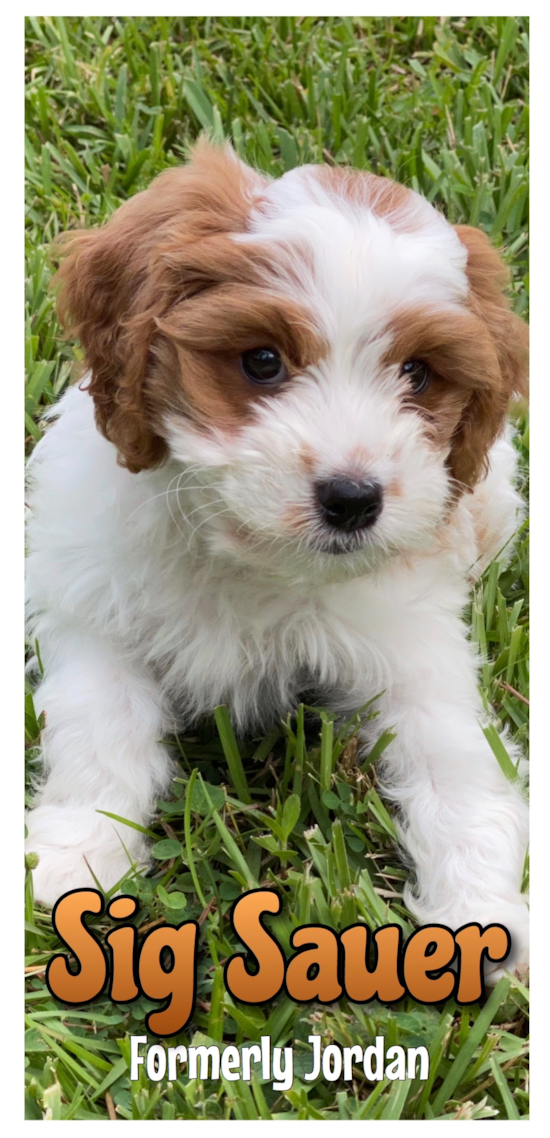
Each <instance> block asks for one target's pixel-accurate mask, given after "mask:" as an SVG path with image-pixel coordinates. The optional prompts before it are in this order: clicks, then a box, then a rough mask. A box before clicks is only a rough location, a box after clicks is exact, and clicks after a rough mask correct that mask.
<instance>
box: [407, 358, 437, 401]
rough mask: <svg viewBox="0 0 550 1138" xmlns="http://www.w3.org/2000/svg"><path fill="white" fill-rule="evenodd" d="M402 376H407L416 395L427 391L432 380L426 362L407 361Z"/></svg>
mask: <svg viewBox="0 0 550 1138" xmlns="http://www.w3.org/2000/svg"><path fill="white" fill-rule="evenodd" d="M401 375H406V376H407V379H408V380H409V383H410V385H411V389H412V391H414V393H415V395H420V394H421V393H422V392H423V391H425V390H426V388H427V386H428V384H429V382H430V379H431V375H430V369H429V367H428V365H427V364H425V363H424V360H407V361H406V362H405V363H404V364H403V367H402V368H401Z"/></svg>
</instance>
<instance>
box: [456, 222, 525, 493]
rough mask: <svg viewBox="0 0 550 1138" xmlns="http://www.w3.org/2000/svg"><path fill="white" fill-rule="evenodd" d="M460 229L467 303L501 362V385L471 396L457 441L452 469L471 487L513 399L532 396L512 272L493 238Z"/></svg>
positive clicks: (523, 333) (460, 425)
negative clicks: (510, 287)
mask: <svg viewBox="0 0 550 1138" xmlns="http://www.w3.org/2000/svg"><path fill="white" fill-rule="evenodd" d="M455 230H456V233H457V235H458V237H459V238H460V241H461V242H462V244H463V245H464V246H465V248H466V249H467V252H468V261H467V265H466V273H467V277H468V283H469V286H470V289H469V296H468V304H469V307H470V310H471V311H472V312H473V313H474V314H475V315H476V316H477V318H478V319H479V320H480V321H481V324H482V327H483V329H484V335H485V338H486V340H487V341H489V342H490V343H491V344H492V347H493V350H494V352H495V354H496V358H497V363H498V378H497V381H496V383H492V384H489V385H484V387H483V388H481V389H476V390H475V391H474V392H472V396H471V399H470V400H469V402H468V404H467V406H466V408H465V410H464V413H463V415H462V418H461V421H460V424H459V427H458V429H457V431H456V432H455V435H454V438H453V446H452V450H451V455H450V465H451V469H452V470H453V473H454V476H455V478H456V479H457V480H458V481H459V482H461V483H464V484H465V485H466V486H470V487H471V486H472V485H473V484H474V483H475V482H476V481H477V480H478V479H479V477H480V476H481V475H482V474H484V473H485V472H486V469H487V452H488V450H489V448H490V447H491V445H492V443H493V442H494V440H495V439H496V438H497V437H498V435H499V434H500V433H501V432H502V429H503V427H504V423H505V420H506V414H507V411H508V406H509V403H510V399H511V398H512V397H513V396H514V395H527V375H528V348H529V329H528V327H527V325H526V324H525V323H524V321H523V320H521V319H520V318H519V317H518V316H516V315H515V314H514V313H513V312H512V310H511V306H510V301H509V299H508V298H507V296H506V295H505V292H504V289H505V288H506V286H507V284H508V282H509V277H510V274H509V271H508V269H507V268H506V266H505V265H504V264H503V262H502V260H501V258H500V256H499V254H498V253H497V251H496V249H494V248H493V247H492V245H491V244H490V242H489V240H488V238H487V237H486V236H485V234H484V233H482V232H481V231H480V230H479V229H473V228H471V227H470V226H469V225H457V226H455Z"/></svg>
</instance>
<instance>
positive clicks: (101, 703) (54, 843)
mask: <svg viewBox="0 0 550 1138" xmlns="http://www.w3.org/2000/svg"><path fill="white" fill-rule="evenodd" d="M48 655H49V656H50V659H49V660H48V659H46V679H45V680H44V682H43V683H42V684H41V686H40V689H39V691H38V693H37V697H36V706H37V709H39V710H43V711H44V712H45V716H46V726H45V728H44V731H43V735H42V746H43V757H44V768H45V775H46V781H45V784H44V786H43V788H42V789H41V791H40V793H39V795H38V796H37V805H36V806H35V808H34V809H33V810H32V811H31V812H30V813H29V814H28V816H27V827H28V840H27V850H28V851H31V850H32V851H35V852H36V853H37V854H38V855H39V858H40V861H39V863H38V866H37V868H36V869H35V870H34V874H33V879H34V891H35V896H36V898H37V899H38V900H39V901H43V902H45V903H46V904H53V903H54V902H55V901H56V900H57V898H58V897H60V896H61V894H62V893H65V892H66V891H67V890H69V889H75V888H78V887H80V888H85V887H89V886H90V885H93V879H92V876H91V874H90V870H92V871H93V873H94V874H95V876H96V878H97V879H98V881H99V882H100V884H101V886H102V887H103V888H104V889H109V888H110V887H111V886H113V885H114V884H115V883H116V882H117V881H119V880H120V878H121V877H122V876H123V875H124V874H125V873H127V872H128V870H129V869H130V868H131V864H132V861H134V862H143V861H144V860H146V846H145V843H144V841H143V836H142V835H141V834H140V833H139V832H138V831H136V830H134V829H132V828H131V827H130V826H125V825H122V824H121V823H117V822H114V821H113V820H112V819H111V818H107V817H105V815H104V814H100V813H98V812H97V811H98V810H106V811H109V812H110V813H112V814H117V815H119V816H120V817H122V818H127V819H128V820H130V821H133V822H138V823H139V824H140V825H143V824H146V823H147V821H148V820H149V817H150V815H151V813H152V811H153V809H154V801H155V796H156V795H157V794H158V793H159V792H162V791H163V790H166V788H167V786H168V784H169V781H170V761H169V758H168V755H167V753H166V751H165V750H164V748H163V747H162V746H160V745H159V743H158V740H159V739H160V737H161V735H162V732H163V716H162V707H161V699H160V696H159V693H158V691H157V690H156V688H155V685H154V683H153V681H152V680H151V679H149V678H148V677H147V676H146V675H144V674H140V672H139V671H137V670H133V669H132V668H129V667H128V665H127V664H126V663H124V662H122V661H121V660H120V659H118V658H117V656H116V653H114V652H113V650H112V649H111V648H110V647H109V646H108V645H106V644H103V643H100V642H99V641H96V640H93V639H91V638H88V637H87V636H86V635H85V634H84V633H78V635H75V634H74V633H71V634H68V635H66V636H64V637H63V638H59V639H58V640H57V644H56V646H55V650H54V651H50V652H49V653H48ZM48 665H49V666H48ZM125 847H126V848H125ZM126 851H127V852H126ZM88 867H89V868H88Z"/></svg>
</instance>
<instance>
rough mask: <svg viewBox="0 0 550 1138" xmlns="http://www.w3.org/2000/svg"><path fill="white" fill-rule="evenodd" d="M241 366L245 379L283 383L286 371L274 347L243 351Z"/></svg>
mask: <svg viewBox="0 0 550 1138" xmlns="http://www.w3.org/2000/svg"><path fill="white" fill-rule="evenodd" d="M241 366H242V369H243V371H244V374H245V375H246V378H247V379H251V380H252V382H253V383H265V384H271V383H283V381H284V380H285V379H288V371H287V369H286V367H285V364H284V363H283V361H282V359H281V357H280V355H279V353H278V352H277V351H275V348H252V349H251V350H250V351H249V352H243V354H242V356H241Z"/></svg>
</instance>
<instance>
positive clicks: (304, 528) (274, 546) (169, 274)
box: [59, 143, 526, 580]
mask: <svg viewBox="0 0 550 1138" xmlns="http://www.w3.org/2000/svg"><path fill="white" fill-rule="evenodd" d="M65 240H66V241H67V242H68V245H69V256H68V257H67V259H66V260H65V262H64V264H63V266H62V268H61V270H60V274H59V275H60V278H61V294H60V311H61V315H62V318H64V320H65V322H66V323H67V324H69V325H70V326H72V328H73V331H74V332H75V333H76V334H77V335H79V336H80V338H81V340H82V342H83V345H84V348H85V351H86V359H87V364H88V366H89V368H90V369H91V373H92V379H91V383H90V392H91V394H92V395H93V397H94V399H95V403H96V415H97V420H98V424H99V426H100V428H101V429H102V430H103V431H104V433H105V434H106V435H107V437H108V438H110V439H111V440H112V441H113V443H114V444H115V445H116V446H117V448H118V450H119V457H120V461H121V462H123V463H124V464H125V465H127V466H128V467H129V469H130V470H132V471H139V470H141V469H144V468H146V467H149V466H153V465H156V464H158V463H159V462H162V461H163V460H164V459H165V458H167V457H168V456H170V455H171V456H172V457H173V458H175V459H176V460H178V461H179V462H180V463H181V464H183V467H184V468H185V471H184V472H182V476H181V478H180V479H179V480H178V483H177V484H176V486H175V487H174V488H173V490H174V493H175V497H176V499H177V506H178V508H179V509H180V510H181V513H182V518H184V519H185V523H186V526H187V534H188V538H189V541H190V542H191V543H192V542H198V541H205V542H206V544H207V545H208V546H209V547H210V549H211V551H212V552H215V553H218V554H225V555H229V556H231V557H232V558H235V559H237V560H239V561H243V562H249V563H250V562H252V563H255V564H258V565H260V566H261V567H262V568H264V569H265V570H266V571H275V572H279V573H283V574H289V575H296V574H298V575H303V574H305V575H306V576H307V575H310V576H315V577H316V578H318V577H321V579H327V580H331V579H332V580H334V579H339V578H341V577H346V576H349V575H352V576H353V575H356V574H362V573H365V572H367V571H368V570H369V569H370V568H373V567H375V566H376V565H377V564H379V563H380V561H381V560H383V559H385V558H386V557H387V556H390V555H392V554H396V553H408V552H411V551H414V550H415V549H418V548H422V547H425V546H426V543H427V542H428V541H429V538H430V535H431V533H432V532H433V530H434V529H435V528H436V527H437V526H438V525H440V524H441V522H442V521H443V519H444V518H445V516H446V515H447V513H448V510H449V508H450V507H451V506H452V504H453V502H454V501H455V500H456V498H457V496H458V495H459V494H460V493H462V492H463V491H464V490H466V489H470V488H472V486H473V485H474V484H475V482H476V481H477V479H478V478H479V477H481V476H482V475H483V473H484V463H485V460H486V456H487V451H488V449H489V447H490V445H491V443H492V442H493V440H494V438H495V437H496V435H497V434H498V433H499V431H500V430H501V428H502V425H503V421H504V417H505V414H506V409H507V406H508V401H509V398H510V396H511V395H512V393H513V392H514V390H517V391H521V390H522V388H523V385H524V376H525V348H526V329H525V326H524V325H523V324H522V323H521V321H519V320H518V319H517V318H516V317H514V316H513V315H512V313H511V312H510V310H509V306H508V303H507V301H506V300H505V298H504V296H503V293H502V289H503V286H504V285H505V283H506V271H505V270H504V269H503V266H502V264H501V262H500V260H499V258H498V256H497V254H496V253H495V252H494V250H493V249H492V248H491V247H490V245H489V243H488V242H487V240H486V238H484V237H483V235H482V234H481V233H479V232H478V231H476V230H471V229H468V228H466V227H458V228H456V229H455V228H453V227H452V226H450V225H449V224H448V223H447V222H446V221H445V219H444V218H443V217H442V215H441V214H439V213H437V212H436V211H435V210H434V209H433V208H432V206H430V205H429V203H428V202H427V201H425V199H423V198H421V197H419V196H418V195H416V194H414V193H413V192H412V191H409V190H406V189H405V188H404V187H401V186H398V185H396V184H395V183H393V182H390V181H388V180H386V179H381V178H377V177H375V176H373V175H369V174H359V173H355V172H353V171H344V170H329V169H327V168H325V167H303V168H300V169H297V170H293V171H292V172H290V173H288V174H286V175H285V176H284V177H283V178H281V179H279V180H278V181H274V182H268V181H266V180H265V179H264V178H262V177H260V176H259V175H258V174H256V173H255V172H253V171H252V170H249V169H248V168H247V167H245V166H243V165H242V164H241V163H240V162H239V161H238V160H237V159H236V158H235V156H234V155H233V154H232V152H231V151H228V150H220V149H216V148H213V147H211V146H210V145H208V144H206V143H202V144H200V145H199V147H197V148H196V149H195V152H194V157H193V160H192V162H191V163H190V164H189V165H188V166H187V167H184V168H182V169H176V170H170V171H168V172H166V173H164V174H163V175H161V177H160V178H159V179H157V181H156V182H155V183H154V184H153V185H152V187H151V188H150V189H149V190H148V191H146V192H145V193H144V194H139V195H137V196H136V197H135V198H133V199H132V200H131V201H130V202H128V203H127V204H126V205H125V206H123V207H122V208H121V209H120V210H119V211H118V212H117V213H116V214H115V215H114V217H113V219H112V220H111V221H110V222H109V223H108V225H107V226H105V227H104V228H103V229H101V230H99V231H97V232H92V233H85V234H77V235H68V237H67V238H66V239H65Z"/></svg>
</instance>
